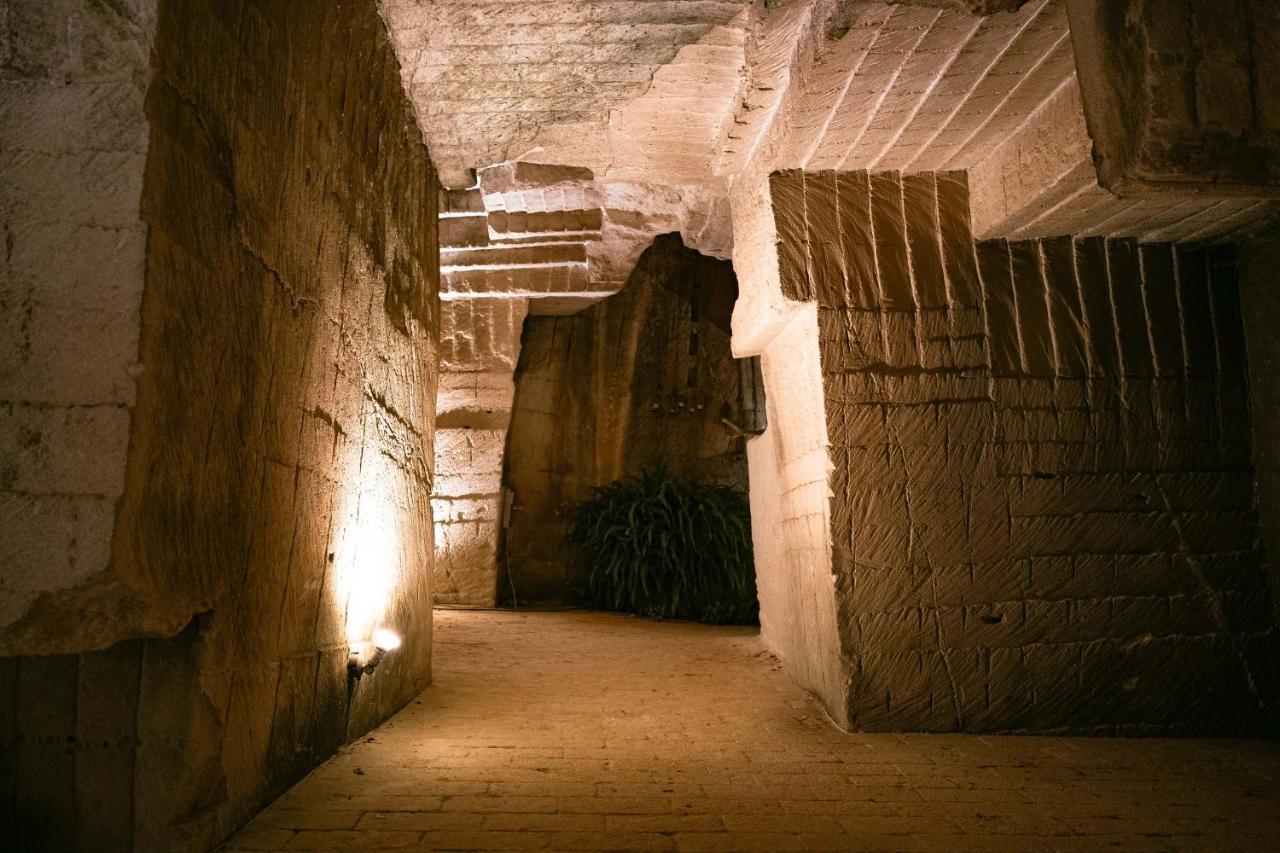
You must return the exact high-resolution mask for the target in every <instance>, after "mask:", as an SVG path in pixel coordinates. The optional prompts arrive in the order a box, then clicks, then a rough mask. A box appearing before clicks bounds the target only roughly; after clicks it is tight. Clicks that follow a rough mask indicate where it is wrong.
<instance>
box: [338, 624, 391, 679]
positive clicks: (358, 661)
mask: <svg viewBox="0 0 1280 853" xmlns="http://www.w3.org/2000/svg"><path fill="white" fill-rule="evenodd" d="M368 645H371V646H373V654H371V655H369V657H368V659H365V658H364V655H363V654H361V653H360V652H358V651H355V650H354V649H353V650H352V651H351V654H350V655H349V656H348V657H347V672H348V673H350V675H351V677H352V678H359V677H360V676H362V675H364V674H365V673H368V672H373V671H374V670H375V669H377V668H378V664H380V663H382V659H383V658H384V657H386V655H387V652H394V651H395V650H396V649H398V648H400V635H399V634H397V633H396V632H395V631H392V630H390V629H389V628H379V629H378V630H376V631H374V632H373V641H372V642H371V643H369V644H368Z"/></svg>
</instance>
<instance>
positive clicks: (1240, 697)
mask: <svg viewBox="0 0 1280 853" xmlns="http://www.w3.org/2000/svg"><path fill="white" fill-rule="evenodd" d="M770 184H771V198H772V206H773V211H774V215H775V220H776V224H777V236H778V253H779V269H780V280H781V287H782V292H783V294H784V295H785V296H786V297H788V298H789V299H792V300H803V301H807V302H812V303H816V310H817V323H816V326H817V328H816V332H817V336H818V346H817V350H818V355H819V359H820V364H821V372H822V390H823V394H822V398H823V401H824V403H823V406H824V410H823V411H815V412H813V415H812V416H814V417H825V423H826V433H827V436H826V437H827V445H828V447H827V452H828V454H829V456H830V474H829V478H830V479H829V485H830V495H831V497H830V504H829V510H828V512H829V524H830V560H831V566H832V571H833V573H834V575H835V583H836V595H835V601H836V621H837V628H838V634H839V640H840V644H841V651H842V660H843V661H844V666H845V668H846V669H845V673H844V677H845V678H846V679H847V685H848V689H847V695H846V697H845V702H846V703H847V704H846V706H845V708H842V709H838V711H837V715H838V716H843V715H844V713H845V712H847V719H848V722H849V723H850V724H851V725H853V726H855V727H858V728H865V729H926V730H954V729H964V730H984V731H993V730H1000V731H1032V730H1034V731H1075V732H1130V733H1156V732H1179V733H1182V732H1206V731H1246V730H1257V729H1259V728H1262V727H1264V726H1265V725H1267V721H1268V716H1269V715H1270V714H1271V713H1272V709H1273V708H1274V702H1275V698H1276V693H1277V684H1276V681H1275V676H1274V673H1275V671H1276V669H1275V664H1276V657H1275V652H1276V642H1275V634H1274V631H1273V628H1272V621H1271V618H1270V612H1269V607H1268V598H1267V581H1266V577H1265V572H1264V569H1263V565H1262V552H1261V549H1260V547H1259V540H1258V530H1257V516H1256V513H1255V510H1254V494H1253V473H1252V469H1251V459H1250V439H1249V426H1248V419H1247V418H1246V417H1244V416H1243V415H1244V412H1246V410H1247V405H1248V397H1247V391H1246V387H1247V386H1246V366H1245V358H1244V349H1243V344H1242V339H1241V338H1242V336H1241V318H1240V310H1239V304H1238V294H1237V284H1236V268H1235V261H1234V256H1233V255H1232V254H1231V253H1230V252H1229V251H1227V250H1209V249H1204V248H1198V247H1181V246H1177V247H1175V246H1172V245H1169V244H1151V245H1143V246H1139V245H1137V244H1136V243H1134V242H1132V241H1126V240H1109V241H1104V240H1101V239H1084V240H1076V239H1073V238H1070V237H1064V238H1059V239H1053V240H1043V241H1027V242H1014V243H1010V242H1005V241H985V242H981V243H976V244H975V243H974V242H973V240H972V239H971V237H970V235H969V229H968V222H967V217H966V214H965V212H966V211H967V208H968V202H967V193H966V191H965V186H964V180H963V176H959V175H953V174H936V175H935V174H922V175H914V176H909V177H900V176H899V175H897V174H896V173H882V174H876V175H867V174H866V173H835V172H822V173H802V172H784V173H778V174H775V175H774V176H773V177H772V179H771V181H770ZM767 365H768V359H767V358H766V374H765V375H766V380H768V378H769V375H770V374H769V371H768V369H767ZM767 387H768V386H767ZM782 497H784V496H782V495H780V496H776V497H775V499H780V498H782ZM762 499H763V498H762ZM756 535H757V537H760V536H761V535H762V533H761V530H760V529H759V527H757V533H756ZM763 535H765V536H770V535H772V534H771V533H768V532H765V533H764V534H763ZM757 550H758V551H761V550H763V549H761V548H760V546H757ZM760 573H761V575H762V576H763V575H764V574H765V570H764V569H763V568H762V569H761V572H760ZM775 586H776V585H775ZM761 588H762V590H765V589H768V588H769V584H768V583H763V582H762V584H761ZM778 606H779V604H778V603H776V602H769V601H762V609H763V610H764V612H765V613H766V614H767V613H768V612H769V610H770V609H771V608H776V607H778ZM764 618H766V619H767V616H766V617H764ZM801 665H802V666H803V664H801Z"/></svg>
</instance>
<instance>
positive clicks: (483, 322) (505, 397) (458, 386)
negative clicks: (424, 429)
mask: <svg viewBox="0 0 1280 853" xmlns="http://www.w3.org/2000/svg"><path fill="white" fill-rule="evenodd" d="M528 304H529V300H527V299H523V298H504V297H491V298H476V299H451V300H447V301H445V302H442V303H441V330H440V385H439V390H438V391H437V394H436V465H435V471H436V479H435V487H434V491H433V494H432V499H431V503H432V507H433V514H434V518H435V525H436V536H435V538H436V564H435V600H436V602H437V603H441V604H456V605H470V606H477V607H493V606H494V605H495V604H496V603H497V583H498V555H499V537H500V536H501V532H502V529H501V524H502V463H503V453H504V450H505V448H506V442H507V426H508V425H509V424H510V422H511V401H512V397H513V396H514V394H515V383H514V381H513V374H514V373H515V369H516V361H517V359H518V358H519V356H520V333H521V330H522V329H523V326H524V318H525V314H526V313H527V312H528Z"/></svg>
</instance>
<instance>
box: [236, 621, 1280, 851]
mask: <svg viewBox="0 0 1280 853" xmlns="http://www.w3.org/2000/svg"><path fill="white" fill-rule="evenodd" d="M435 625H436V649H435V660H436V672H435V683H434V685H433V686H432V687H431V688H429V689H428V690H427V691H426V692H425V693H423V694H422V695H421V696H420V697H419V698H418V699H417V700H415V701H413V702H411V703H410V704H409V705H408V706H407V707H406V708H405V709H404V710H403V711H401V712H400V713H399V714H398V715H396V716H395V717H393V718H392V719H391V720H390V721H388V722H387V723H386V724H385V725H383V726H382V727H381V728H379V729H377V730H375V731H374V732H372V733H371V735H370V736H369V737H367V738H364V739H362V742H360V743H357V744H355V745H353V746H352V747H350V748H348V749H346V750H344V751H343V752H342V753H341V754H339V755H338V756H337V757H335V758H334V759H332V760H331V761H329V762H328V763H326V764H324V765H323V766H322V767H320V768H319V769H318V770H316V771H315V772H314V773H312V774H311V776H309V777H308V778H307V779H305V780H304V781H303V782H301V783H300V784H298V785H297V786H296V787H294V788H293V789H292V790H290V791H289V792H288V793H287V794H285V795H284V796H283V797H282V798H281V799H280V800H278V801H277V802H276V803H275V804H274V805H272V806H271V807H270V808H268V809H267V810H266V811H265V812H263V813H262V814H261V815H260V816H259V817H258V818H257V819H256V820H254V821H253V822H252V823H251V824H249V826H248V827H246V828H245V829H244V830H243V831H241V832H240V833H239V834H237V835H236V836H234V837H233V838H232V839H231V841H230V842H229V843H228V844H227V845H226V847H225V848H224V849H227V850H237V851H240V850H268V849H272V850H273V849H286V850H304V849H330V850H365V849H389V848H417V849H433V850H488V849H559V850H624V849H625V850H689V851H695V850H1061V851H1067V850H1123V851H1140V850H1276V849H1280V810H1277V808H1276V806H1277V798H1278V797H1280V744H1277V743H1275V742H1267V741H1251V742H1246V741H1227V740H1219V741H1208V740H1180V741H1171V740H1142V739H1125V740H1117V739H1106V738H1096V739H1085V738H1052V737H1016V738H1013V737H982V736H973V735H944V736H938V735H880V734H877V735H858V734H854V735H849V734H844V733H842V732H841V731H839V730H838V729H836V728H835V727H834V726H832V725H831V724H830V723H829V722H828V721H827V719H826V718H825V717H824V715H823V713H822V711H821V710H820V708H819V707H818V705H817V704H816V703H815V702H813V701H812V700H810V699H809V698H808V697H807V696H806V695H805V694H804V693H803V692H801V691H800V689H799V688H798V687H796V686H795V684H794V683H793V682H792V681H791V680H790V679H788V678H787V677H786V676H785V675H784V673H783V672H782V671H781V668H780V666H779V664H778V663H777V661H776V660H774V659H773V658H772V657H771V656H770V655H769V654H768V653H767V652H765V651H764V650H763V648H762V647H761V645H760V643H759V641H758V639H757V636H756V635H755V632H754V631H752V630H750V629H742V628H712V627H707V626H702V625H694V624H686V623H655V622H647V621H641V620H638V619H632V618H626V617H622V616H613V615H603V614H594V613H585V612H562V613H510V612H504V613H496V612H476V611H472V612H465V611H437V613H436V622H435ZM372 677H373V678H375V679H376V678H377V677H378V676H377V675H374V676H372Z"/></svg>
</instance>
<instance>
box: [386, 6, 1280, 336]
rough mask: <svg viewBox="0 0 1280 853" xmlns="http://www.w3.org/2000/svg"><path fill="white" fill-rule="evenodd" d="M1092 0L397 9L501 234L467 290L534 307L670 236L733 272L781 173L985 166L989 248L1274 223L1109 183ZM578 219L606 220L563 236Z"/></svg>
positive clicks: (418, 92)
mask: <svg viewBox="0 0 1280 853" xmlns="http://www.w3.org/2000/svg"><path fill="white" fill-rule="evenodd" d="M1072 2H1074V3H1075V4H1076V6H1077V7H1078V8H1077V9H1076V11H1075V14H1076V17H1077V18H1080V17H1081V15H1080V14H1079V9H1081V8H1084V7H1085V6H1090V8H1093V7H1098V8H1102V7H1105V6H1106V3H1107V2H1111V0H1105V2H1104V0H902V2H875V1H873V0H782V1H781V2H773V1H772V0H769V2H759V0H755V2H752V0H635V2H607V0H552V2H541V3H529V2H521V1H520V0H437V2H426V0H382V7H383V13H384V17H385V19H386V21H387V24H388V27H389V29H390V31H391V34H392V39H393V42H394V44H395V45H396V48H397V55H398V57H399V59H400V62H401V68H402V75H403V79H404V82H405V85H406V87H407V88H408V90H409V92H410V94H411V100H412V102H413V103H414V105H415V109H416V110H417V114H418V117H419V120H420V123H421V125H422V128H423V133H424V137H425V139H426V141H427V143H428V145H429V146H430V149H431V152H432V156H433V158H434V159H435V161H436V163H437V165H438V167H439V169H440V171H441V173H442V176H443V178H444V181H445V182H446V184H447V185H449V186H452V187H455V188H465V187H475V188H476V189H475V191H474V196H473V199H472V201H470V202H468V203H469V204H475V205H477V206H478V210H477V211H475V216H476V217H477V223H476V224H474V225H473V226H469V227H473V230H474V228H476V227H479V224H478V223H479V220H480V219H483V220H484V226H483V227H484V229H485V231H486V234H487V237H486V239H487V240H489V242H490V243H491V244H492V245H490V246H488V247H487V248H485V249H484V250H483V251H482V250H481V247H477V246H458V247H453V249H454V250H456V251H452V250H451V252H450V254H449V256H448V257H449V260H450V264H449V265H448V266H449V267H450V270H451V271H450V273H449V276H450V277H451V279H452V280H453V286H456V288H457V290H456V291H455V292H456V293H457V294H458V295H459V296H461V295H462V294H465V293H468V292H470V288H472V287H479V288H481V289H484V288H498V289H500V290H502V289H504V288H505V291H504V292H508V293H509V294H511V295H512V296H519V297H520V298H525V297H528V298H531V299H534V301H535V302H539V300H540V299H541V300H542V302H541V304H540V306H538V305H531V307H530V310H531V311H533V312H535V313H536V312H538V311H540V310H543V309H546V310H548V311H557V312H558V311H560V310H570V309H572V308H574V307H575V306H580V305H582V304H586V303H587V302H588V301H590V300H592V299H598V298H601V297H602V296H603V295H607V294H608V293H610V292H612V291H613V290H616V288H617V287H620V286H621V284H622V282H624V281H625V280H626V278H627V275H628V274H629V272H630V267H631V265H632V264H633V263H634V261H635V258H636V257H638V255H639V253H640V252H641V251H642V250H643V248H644V247H645V246H646V245H648V243H649V242H650V241H651V240H652V239H653V237H654V236H655V235H657V234H660V233H667V232H670V231H678V232H680V233H681V235H682V236H683V237H684V239H685V242H686V244H687V245H690V246H692V247H694V248H697V249H699V250H700V251H703V252H705V253H708V254H712V255H716V256H718V257H726V256H728V254H729V253H730V251H731V249H732V240H731V232H732V229H731V227H730V225H729V216H728V211H729V204H728V198H729V196H730V191H731V187H732V185H733V184H734V182H736V181H741V180H744V178H743V176H744V175H751V176H754V177H752V178H751V179H752V180H754V179H756V178H758V177H759V176H760V175H767V174H768V173H769V172H770V171H772V170H776V169H793V168H799V169H805V170H809V171H821V170H827V169H834V170H846V171H852V170H868V171H872V172H885V171H900V172H904V173H919V172H965V173H967V175H968V180H969V184H970V189H971V199H972V204H973V219H974V228H975V231H976V232H977V233H978V234H980V235H982V236H1009V237H1033V236H1054V235H1058V234H1065V233H1079V234H1088V235H1102V236H1136V237H1140V238H1143V239H1210V238H1218V237H1224V236H1231V235H1233V234H1236V233H1239V231H1240V229H1242V228H1248V227H1250V226H1251V225H1252V224H1255V223H1256V222H1257V221H1258V220H1265V219H1268V218H1270V217H1273V216H1274V215H1276V205H1275V204H1274V203H1270V202H1268V201H1266V200H1265V199H1262V198H1258V197H1256V196H1254V195H1249V194H1248V193H1245V194H1243V195H1241V196H1238V197H1236V198H1231V199H1227V198H1221V197H1217V196H1214V195H1213V194H1211V193H1209V194H1205V195H1202V196H1201V197H1198V198H1192V197H1190V196H1191V193H1190V191H1188V192H1183V193H1179V192H1173V193H1171V194H1166V195H1164V196H1163V197H1161V198H1158V199H1153V198H1142V197H1138V196H1135V195H1130V194H1127V193H1125V192H1124V191H1123V189H1117V187H1116V186H1103V185H1100V183H1099V180H1098V174H1097V166H1096V164H1097V162H1098V158H1097V146H1096V145H1095V137H1094V136H1093V134H1094V133H1096V132H1097V131H1096V128H1095V126H1094V125H1095V124H1097V121H1096V120H1095V118H1091V119H1090V120H1089V121H1086V112H1087V107H1088V103H1089V98H1090V97H1091V95H1090V91H1091V90H1090V88H1089V86H1092V87H1093V89H1094V90H1096V89H1097V88H1098V82H1097V81H1098V79H1101V78H1099V77H1098V75H1097V74H1096V73H1095V74H1094V76H1093V77H1092V78H1090V82H1089V86H1085V87H1083V91H1082V86H1081V83H1080V80H1078V79H1077V68H1076V62H1077V57H1078V56H1081V55H1089V56H1092V55H1093V54H1090V53H1089V51H1088V50H1084V51H1083V52H1082V50H1081V45H1079V44H1073V37H1072V36H1073V34H1072V30H1071V22H1070V21H1069V20H1068V15H1067V9H1068V6H1069V5H1070V3H1072ZM1116 2H1120V0H1116ZM1123 2H1125V3H1129V4H1131V5H1135V6H1142V5H1143V4H1144V3H1145V4H1146V5H1147V6H1150V7H1151V8H1158V7H1159V3H1158V0H1123ZM1250 2H1253V0H1250ZM1259 2H1261V0H1259ZM1095 17H1096V15H1095ZM1088 20H1089V21H1092V20H1093V19H1092V18H1090V19H1088ZM1094 29H1097V27H1094ZM1104 35H1105V36H1107V37H1111V36H1112V34H1110V32H1109V31H1107V32H1104ZM1193 35H1194V34H1193ZM1076 36H1077V40H1078V39H1079V38H1081V37H1084V38H1086V39H1089V38H1093V36H1090V35H1086V36H1081V35H1080V34H1076ZM1093 47H1094V48H1098V45H1093ZM1103 47H1105V45H1103ZM1094 53H1097V50H1094ZM1104 59H1105V57H1104V58H1103V59H1098V58H1097V57H1095V60H1096V61H1097V62H1103V61H1104ZM1095 64H1096V62H1095ZM1201 64H1202V65H1203V64H1204V63H1201ZM1209 65H1212V63H1210V64H1209ZM1208 67H1209V66H1206V68H1208ZM1213 67H1216V66H1213ZM1104 70H1105V69H1104ZM1196 73H1199V71H1197V72H1196ZM1207 73H1208V72H1206V74H1207ZM1206 79H1208V78H1206ZM1104 82H1105V80H1104ZM1093 97H1095V99H1096V96H1093ZM1113 159H1114V158H1113ZM538 164H541V165H538ZM1117 193H1119V194H1117ZM559 213H564V214H565V215H566V216H567V217H568V219H567V220H566V221H574V222H577V221H580V220H581V221H590V222H592V223H596V224H593V225H592V227H591V228H590V229H589V230H590V232H591V233H590V236H589V237H588V236H584V235H582V234H576V235H575V234H573V233H564V234H560V233H559V232H557V231H556V229H557V228H560V225H558V224H557V223H558V222H559V219H557V218H556V216H557V214H559ZM583 217H586V220H583V219H582V218H583ZM458 227H461V225H459V226H458ZM525 228H527V229H529V230H527V231H522V230H521V229H525ZM477 233H478V232H477ZM538 243H548V244H555V245H546V246H531V245H529V244H538ZM569 244H572V247H570V245H569ZM535 256H536V257H535ZM508 261H509V262H510V263H507V262H508ZM556 291H559V292H560V293H561V294H562V296H557V297H555V300H556V301H554V302H553V301H552V294H553V293H554V292H556ZM449 292H450V291H449V286H446V297H447V298H448V293H449Z"/></svg>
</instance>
